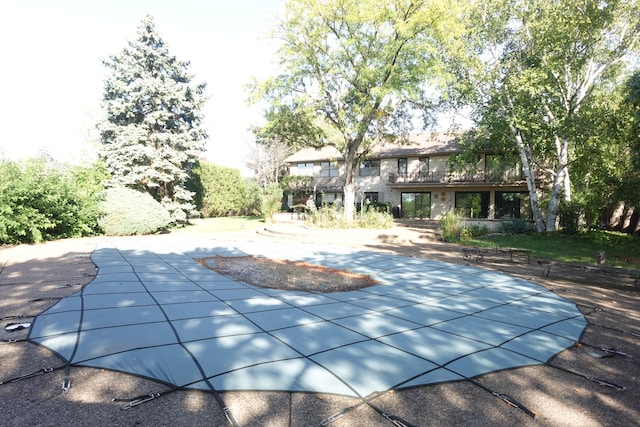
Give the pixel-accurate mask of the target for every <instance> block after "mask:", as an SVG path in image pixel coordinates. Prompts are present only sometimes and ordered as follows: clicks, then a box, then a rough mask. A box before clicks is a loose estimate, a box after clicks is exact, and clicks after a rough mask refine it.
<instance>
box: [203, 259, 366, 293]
mask: <svg viewBox="0 0 640 427" xmlns="http://www.w3.org/2000/svg"><path fill="white" fill-rule="evenodd" d="M196 261H197V262H198V263H199V264H201V265H202V266H204V267H206V268H208V269H210V270H213V271H216V272H218V273H220V274H224V275H225V276H229V277H231V278H232V279H234V280H238V281H240V282H244V283H248V284H250V285H254V286H260V287H263V288H272V289H288V290H298V291H306V292H344V291H350V290H356V289H363V288H366V287H369V286H373V285H376V284H377V283H378V282H376V281H375V280H374V279H373V278H371V276H369V275H366V274H358V273H352V272H349V271H347V270H338V269H335V268H329V267H325V266H322V265H315V264H309V263H306V262H302V261H290V260H280V259H271V258H265V257H255V256H253V255H246V256H219V255H215V256H212V257H206V258H199V259H197V260H196ZM210 262H211V264H213V265H211V264H210Z"/></svg>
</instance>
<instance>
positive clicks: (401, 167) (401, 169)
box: [398, 158, 408, 176]
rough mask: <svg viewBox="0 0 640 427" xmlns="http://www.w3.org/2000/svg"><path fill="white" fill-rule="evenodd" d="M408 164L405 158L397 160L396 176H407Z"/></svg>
mask: <svg viewBox="0 0 640 427" xmlns="http://www.w3.org/2000/svg"><path fill="white" fill-rule="evenodd" d="M407 166H408V162H407V159H406V158H403V159H398V175H400V176H407Z"/></svg>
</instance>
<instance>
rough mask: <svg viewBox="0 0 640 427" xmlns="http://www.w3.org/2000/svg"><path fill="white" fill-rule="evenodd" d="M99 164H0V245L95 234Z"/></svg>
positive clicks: (101, 170) (37, 161)
mask: <svg viewBox="0 0 640 427" xmlns="http://www.w3.org/2000/svg"><path fill="white" fill-rule="evenodd" d="M105 177H106V172H105V170H104V168H102V167H100V165H92V166H90V167H75V168H69V167H67V166H65V165H60V164H57V163H54V162H53V161H52V160H50V159H47V158H44V157H41V158H35V159H28V160H27V161H25V162H24V163H14V162H11V161H2V162H0V244H6V243H37V242H41V241H43V240H51V239H55V238H62V237H80V236H86V235H91V234H94V233H96V232H97V229H98V227H97V218H98V215H99V212H98V209H97V204H98V195H99V193H100V192H101V190H102V186H101V185H100V182H101V181H102V180H103V179H104V178H105Z"/></svg>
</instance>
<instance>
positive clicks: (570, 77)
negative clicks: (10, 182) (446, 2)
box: [447, 0, 640, 231]
mask: <svg viewBox="0 0 640 427" xmlns="http://www.w3.org/2000/svg"><path fill="white" fill-rule="evenodd" d="M472 6H473V9H472V13H471V14H470V15H469V16H468V18H469V20H468V27H467V28H468V31H467V32H466V34H465V36H464V37H463V38H461V39H460V44H459V49H456V50H449V51H448V52H447V54H448V55H447V56H448V61H449V62H450V65H449V68H450V69H451V70H452V72H454V73H456V74H457V75H458V78H457V79H455V80H454V81H453V82H452V84H451V86H450V89H451V96H452V98H455V99H456V100H458V101H461V100H466V101H467V102H469V104H470V105H472V106H473V107H472V110H473V112H472V116H473V118H474V119H475V121H476V122H477V123H478V124H479V127H480V128H481V129H482V130H484V131H486V133H487V134H488V135H492V136H493V137H501V138H502V139H503V140H504V142H506V143H509V144H510V145H511V147H513V148H515V149H517V151H518V153H519V157H520V160H521V162H522V166H523V171H524V173H525V175H526V176H527V177H528V179H529V181H530V182H531V183H532V184H535V182H534V180H541V179H542V181H543V182H545V181H546V182H548V183H552V185H549V186H547V187H546V188H549V189H550V191H548V194H547V195H546V198H547V199H548V200H549V203H548V205H547V219H546V224H544V223H543V218H542V213H541V207H540V206H539V205H538V203H537V196H536V194H535V190H536V185H530V186H529V192H530V201H531V204H532V206H531V207H532V212H533V217H534V224H535V228H536V230H537V231H543V229H544V226H545V225H546V229H547V231H553V230H555V226H556V214H557V209H558V204H559V201H560V199H561V198H562V196H564V197H566V198H570V194H571V188H569V187H570V185H569V183H570V180H569V179H566V178H567V177H569V172H571V173H572V174H573V173H574V169H573V163H574V162H575V161H576V159H575V157H574V156H579V155H582V154H583V153H584V152H583V153H580V151H581V148H582V146H583V144H584V143H585V139H587V138H586V137H587V136H590V135H593V134H594V133H596V132H595V131H596V129H597V128H598V127H599V126H600V117H599V116H598V113H597V112H596V111H595V110H592V108H596V109H597V110H598V111H606V110H603V109H601V108H600V107H601V106H600V105H598V104H597V103H594V102H591V101H592V98H593V96H594V94H597V93H598V90H600V91H601V93H604V94H606V93H608V92H610V91H611V88H612V87H615V85H617V84H619V82H621V81H623V80H624V78H625V74H626V73H628V71H629V68H628V67H625V66H621V65H620V64H622V63H625V61H626V59H627V58H629V57H631V55H633V54H634V51H635V50H636V49H637V47H638V42H639V36H640V15H639V14H638V13H637V4H635V2H634V1H628V0H621V1H613V2H604V3H603V2H599V1H595V0H588V1H584V0H566V1H561V2H558V1H554V0H529V1H526V2H525V1H521V0H488V1H481V2H475V3H473V4H472ZM607 140H608V141H611V140H612V139H611V138H610V137H609V138H607ZM596 141H597V143H602V140H601V139H599V138H594V142H596ZM594 145H597V144H594ZM512 151H515V150H512ZM594 158H598V159H600V157H599V156H590V157H585V159H591V163H594V162H593V159H594ZM570 164H571V165H572V167H571V168H569V165H570ZM577 176H580V175H579V174H578V175H577ZM603 176H604V174H603ZM573 181H576V180H575V179H574V180H573Z"/></svg>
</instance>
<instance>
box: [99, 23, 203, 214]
mask: <svg viewBox="0 0 640 427" xmlns="http://www.w3.org/2000/svg"><path fill="white" fill-rule="evenodd" d="M104 65H105V66H106V67H107V68H108V69H109V70H110V71H111V74H110V75H109V76H108V77H107V78H106V80H105V84H104V97H103V110H104V112H105V116H106V118H105V120H104V121H103V122H102V123H100V124H99V129H100V135H101V139H102V149H101V152H100V155H101V158H102V159H104V161H105V164H106V166H107V170H108V171H109V173H110V174H111V176H112V180H111V185H113V186H127V187H129V188H133V189H136V190H141V191H146V192H148V193H149V194H151V195H152V196H153V198H154V199H155V200H157V201H158V202H160V203H162V204H163V205H164V206H165V207H166V208H167V210H168V211H169V212H170V213H171V216H172V218H173V220H174V221H176V222H179V223H180V222H185V221H186V220H187V218H188V217H190V216H193V215H195V214H196V212H195V205H194V204H193V193H192V192H189V191H187V190H186V187H185V182H186V181H187V179H188V177H189V175H190V173H191V168H192V167H193V165H194V164H195V163H196V161H197V159H198V157H199V156H200V154H201V153H202V151H203V148H204V141H205V139H206V137H207V135H206V133H205V131H204V130H203V129H202V128H201V123H202V118H203V116H202V113H201V110H202V107H203V105H204V102H205V99H206V98H205V95H204V91H205V84H197V85H195V84H192V83H191V81H192V78H193V76H191V75H190V74H189V73H188V71H187V70H188V65H189V64H188V63H187V62H182V61H178V60H177V59H176V58H175V57H174V56H172V55H171V54H170V53H169V50H168V48H167V46H166V45H165V43H164V41H163V40H162V39H161V38H160V36H159V35H158V33H156V31H155V25H154V21H153V19H152V18H151V17H149V16H148V17H147V18H145V19H144V20H143V21H142V23H141V25H140V27H139V28H138V38H137V39H136V40H135V41H133V42H129V43H128V47H126V48H125V49H123V51H122V52H121V53H120V54H119V55H114V56H112V57H110V58H109V59H108V60H106V61H105V62H104Z"/></svg>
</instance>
